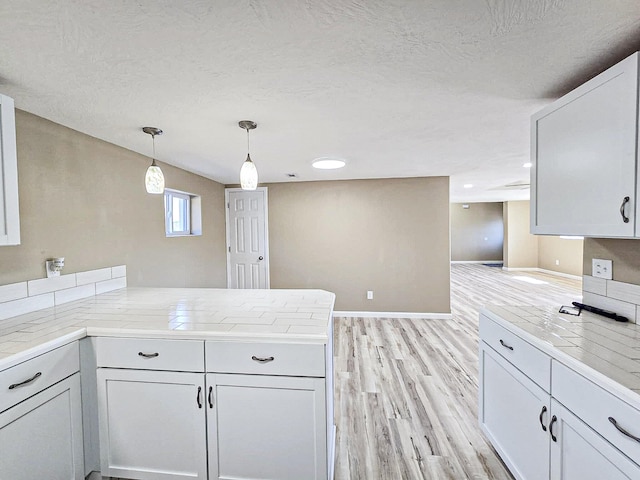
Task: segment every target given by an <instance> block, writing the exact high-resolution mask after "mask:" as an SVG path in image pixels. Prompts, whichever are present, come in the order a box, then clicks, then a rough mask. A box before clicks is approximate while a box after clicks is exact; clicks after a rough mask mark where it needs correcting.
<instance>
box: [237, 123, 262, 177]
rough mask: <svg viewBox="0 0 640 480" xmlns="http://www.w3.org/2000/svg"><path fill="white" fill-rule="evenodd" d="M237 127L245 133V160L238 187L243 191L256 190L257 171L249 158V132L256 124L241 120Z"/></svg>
mask: <svg viewBox="0 0 640 480" xmlns="http://www.w3.org/2000/svg"><path fill="white" fill-rule="evenodd" d="M238 126H239V127H240V128H244V129H245V130H246V131H247V159H246V160H245V161H244V163H243V164H242V168H240V186H241V187H242V189H243V190H255V189H256V188H258V170H257V169H256V165H255V164H254V163H253V162H252V161H251V157H250V156H249V130H253V129H254V128H256V127H257V126H258V124H257V123H256V122H252V121H251V120H241V121H240V122H238Z"/></svg>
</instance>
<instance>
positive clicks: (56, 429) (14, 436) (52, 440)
mask: <svg viewBox="0 0 640 480" xmlns="http://www.w3.org/2000/svg"><path fill="white" fill-rule="evenodd" d="M0 478H1V479H11V480H33V479H34V478H37V479H44V478H51V479H56V480H81V479H83V478H84V465H83V450H82V406H81V403H80V375H79V374H77V373H76V374H75V375H72V376H71V377H69V378H67V379H66V380H62V381H61V382H59V383H56V384H55V385H53V386H51V387H49V388H47V389H46V390H43V391H42V392H40V393H38V394H36V395H34V396H32V397H30V398H28V399H27V400H25V401H24V402H22V403H19V404H18V405H16V406H15V407H12V408H10V409H8V410H6V411H4V412H3V413H2V414H0Z"/></svg>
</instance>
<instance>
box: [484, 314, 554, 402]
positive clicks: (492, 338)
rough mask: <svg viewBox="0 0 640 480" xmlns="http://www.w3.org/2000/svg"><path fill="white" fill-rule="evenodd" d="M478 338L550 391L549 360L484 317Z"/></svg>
mask: <svg viewBox="0 0 640 480" xmlns="http://www.w3.org/2000/svg"><path fill="white" fill-rule="evenodd" d="M480 338H481V339H482V340H484V342H485V343H486V344H487V345H489V346H491V347H492V348H493V349H494V350H495V351H496V352H498V353H499V354H500V355H502V356H503V357H504V358H506V359H507V360H508V361H509V362H511V363H512V364H513V365H514V366H515V367H516V368H518V369H519V370H520V371H521V372H522V373H524V374H525V375H526V376H527V377H529V378H530V379H531V380H533V381H534V382H535V383H537V384H538V385H539V386H541V387H542V388H543V389H544V390H545V391H546V392H550V391H551V390H550V389H551V358H550V357H549V356H548V355H547V354H545V353H543V352H541V351H540V350H538V349H537V348H536V347H534V346H533V345H531V344H530V343H528V342H526V341H525V340H522V339H521V338H520V337H518V336H517V335H515V334H513V333H511V332H510V331H509V330H507V329H506V328H503V327H502V326H500V325H498V324H497V323H496V322H494V321H493V320H490V319H488V318H487V317H485V316H484V315H480Z"/></svg>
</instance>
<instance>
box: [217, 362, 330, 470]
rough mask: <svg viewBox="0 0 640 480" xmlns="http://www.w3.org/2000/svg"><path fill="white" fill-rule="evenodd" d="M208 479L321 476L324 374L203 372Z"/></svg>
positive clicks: (323, 447)
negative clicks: (281, 375) (306, 375)
mask: <svg viewBox="0 0 640 480" xmlns="http://www.w3.org/2000/svg"><path fill="white" fill-rule="evenodd" d="M207 385H208V388H209V389H210V393H209V396H208V406H209V409H210V410H209V414H208V434H209V479H211V480H213V479H220V480H222V479H240V478H241V479H265V480H267V479H269V480H299V479H303V478H304V479H306V480H324V479H326V478H327V472H326V459H327V455H326V435H325V433H326V423H325V422H326V420H325V419H326V416H325V389H324V379H323V378H305V377H278V376H266V375H265V376H262V375H227V374H208V375H207Z"/></svg>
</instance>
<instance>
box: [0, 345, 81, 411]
mask: <svg viewBox="0 0 640 480" xmlns="http://www.w3.org/2000/svg"><path fill="white" fill-rule="evenodd" d="M79 370H80V350H79V347H78V342H73V343H70V344H68V345H64V346H63V347H60V348H56V349H55V350H51V351H50V352H47V353H45V354H43V355H40V356H38V357H35V358H32V359H31V360H27V361H26V362H23V363H20V364H18V365H16V366H14V367H11V368H8V369H7V370H3V371H2V372H0V392H2V393H1V394H0V412H1V411H4V410H6V409H7V408H9V407H11V406H13V405H15V404H16V403H19V402H21V401H23V400H25V399H27V398H29V397H30V396H31V395H35V394H36V393H38V392H40V391H42V390H44V389H45V388H47V387H50V386H51V385H53V384H54V383H57V382H59V381H60V380H62V379H64V378H67V377H68V376H69V375H72V374H74V373H76V372H78V371H79ZM31 379H33V380H31ZM29 380H31V381H29Z"/></svg>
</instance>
